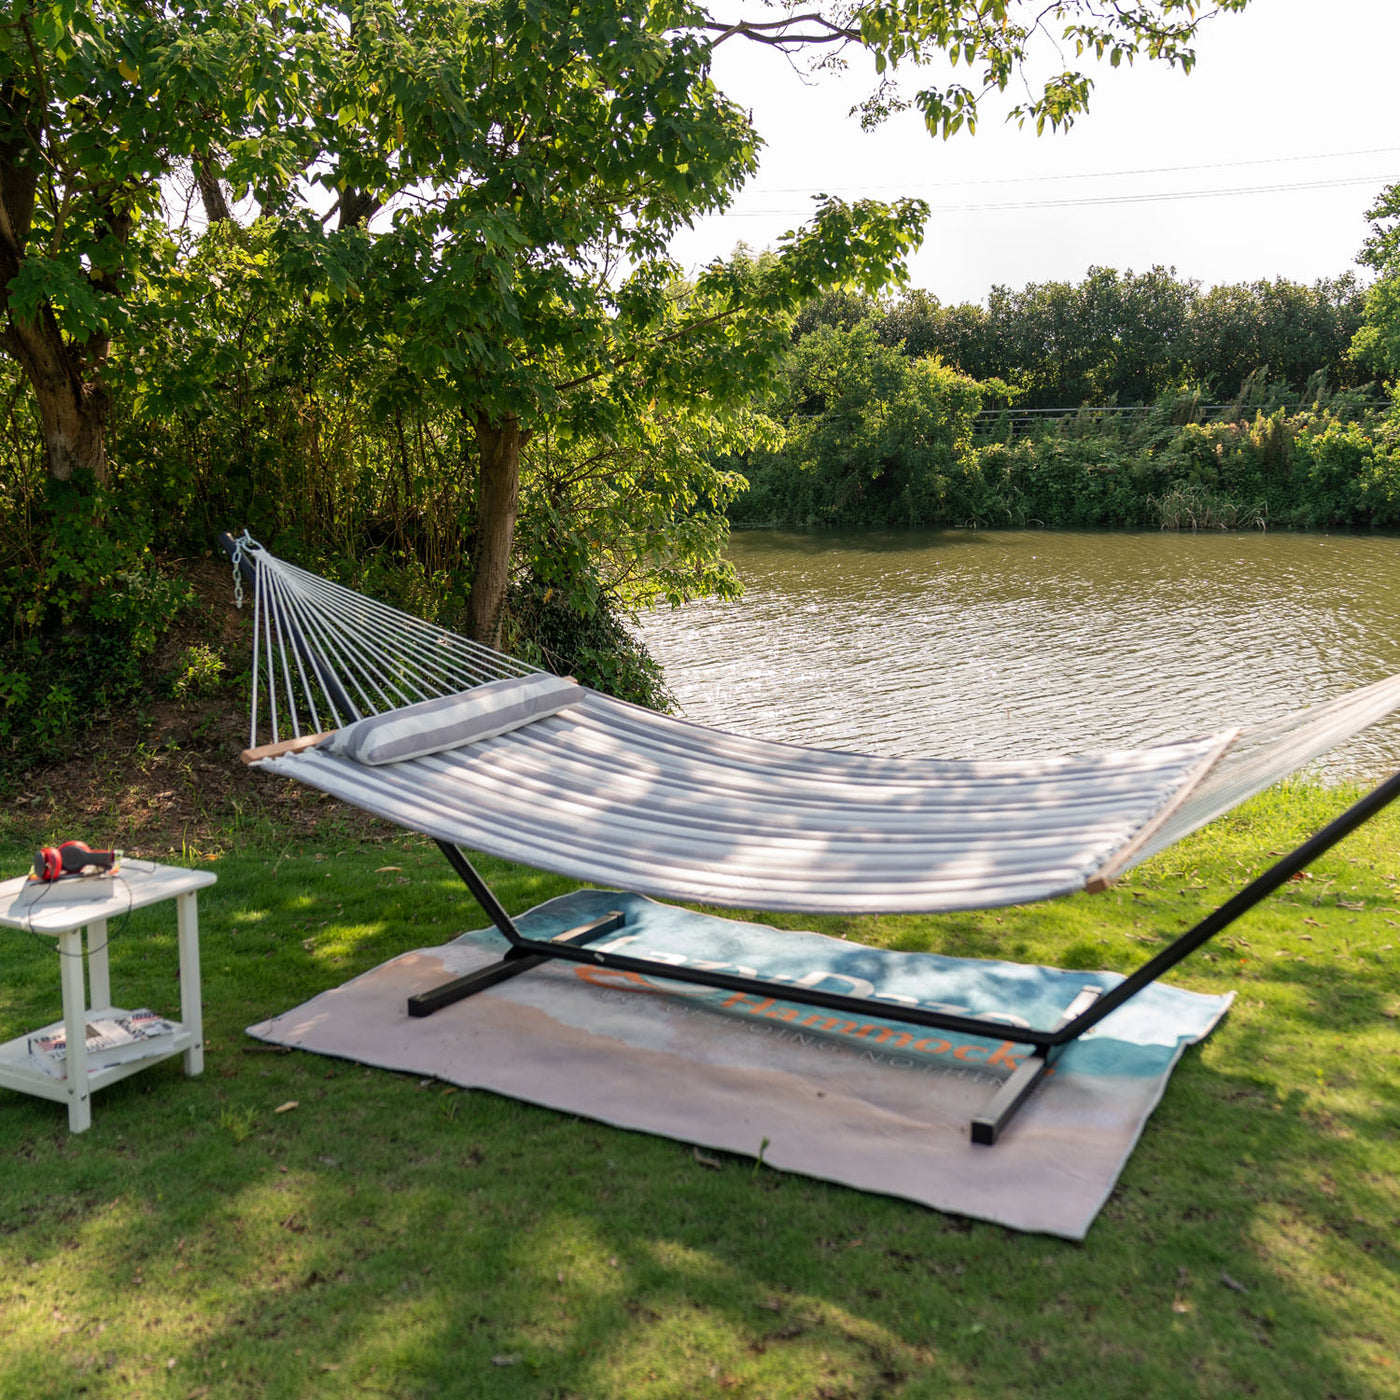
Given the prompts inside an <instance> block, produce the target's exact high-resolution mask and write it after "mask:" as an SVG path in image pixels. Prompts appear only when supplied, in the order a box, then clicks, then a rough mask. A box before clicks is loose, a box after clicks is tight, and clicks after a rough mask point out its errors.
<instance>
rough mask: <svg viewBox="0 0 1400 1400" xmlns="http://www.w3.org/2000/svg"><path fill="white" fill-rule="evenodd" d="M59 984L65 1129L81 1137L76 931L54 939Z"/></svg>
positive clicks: (82, 1042) (83, 1107) (82, 1065)
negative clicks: (63, 1039) (63, 1041)
mask: <svg viewBox="0 0 1400 1400" xmlns="http://www.w3.org/2000/svg"><path fill="white" fill-rule="evenodd" d="M58 962H59V981H60V984H61V985H62V988H63V1025H64V1029H65V1031H66V1033H67V1037H68V1045H67V1049H66V1052H65V1054H64V1058H63V1070H64V1078H65V1079H66V1080H67V1083H68V1127H69V1129H70V1130H71V1131H72V1132H75V1133H81V1132H84V1131H85V1130H86V1129H87V1128H89V1127H91V1126H92V1100H91V1099H90V1098H89V1097H88V1063H87V999H86V997H85V996H84V995H83V938H82V934H81V933H79V931H78V930H77V929H65V930H64V931H63V932H62V933H60V934H59V935H58Z"/></svg>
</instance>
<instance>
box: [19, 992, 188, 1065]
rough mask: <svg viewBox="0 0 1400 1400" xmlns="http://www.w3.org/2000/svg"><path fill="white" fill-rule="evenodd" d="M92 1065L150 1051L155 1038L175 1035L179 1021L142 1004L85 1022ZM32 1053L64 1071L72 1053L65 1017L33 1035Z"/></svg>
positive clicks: (39, 1060) (30, 1043)
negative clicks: (133, 1009) (69, 1046)
mask: <svg viewBox="0 0 1400 1400" xmlns="http://www.w3.org/2000/svg"><path fill="white" fill-rule="evenodd" d="M85 1030H86V1041H87V1055H88V1068H89V1069H105V1068H106V1067H107V1066H108V1065H115V1064H120V1063H122V1062H123V1061H124V1060H132V1059H137V1058H140V1057H141V1056H143V1055H146V1054H149V1053H150V1052H151V1051H152V1050H154V1049H156V1048H157V1047H156V1046H155V1044H154V1043H153V1042H155V1041H158V1040H159V1039H160V1038H161V1037H162V1036H169V1035H173V1034H174V1033H175V1030H176V1026H175V1023H174V1022H172V1021H167V1020H166V1019H165V1018H164V1017H163V1016H157V1015H156V1013H155V1012H154V1011H151V1010H149V1009H147V1008H146V1007H142V1008H141V1009H140V1010H139V1011H119V1012H113V1013H112V1014H111V1015H110V1016H104V1017H94V1018H93V1019H92V1020H91V1021H88V1022H86V1023H85ZM29 1053H30V1055H31V1057H33V1058H34V1059H35V1060H37V1061H38V1062H39V1063H40V1064H41V1065H42V1066H43V1067H44V1068H45V1069H47V1070H49V1072H50V1073H53V1074H57V1075H62V1074H63V1072H64V1069H63V1066H64V1061H65V1060H66V1059H67V1057H68V1031H67V1028H66V1027H65V1026H64V1024H63V1022H62V1021H59V1022H57V1023H56V1024H54V1025H52V1026H45V1027H44V1029H43V1030H40V1031H35V1032H34V1034H33V1035H31V1036H30V1037H29Z"/></svg>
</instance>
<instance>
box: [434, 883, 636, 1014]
mask: <svg viewBox="0 0 1400 1400" xmlns="http://www.w3.org/2000/svg"><path fill="white" fill-rule="evenodd" d="M626 922H627V916H626V915H625V914H622V913H619V912H618V911H617V910H616V909H614V910H612V911H610V912H609V913H607V914H604V915H603V917H602V918H600V919H594V920H592V922H590V923H586V924H580V925H579V926H578V927H577V928H571V929H568V930H566V931H565V932H564V933H561V934H559V935H558V936H557V937H555V938H552V939H550V942H551V943H565V944H579V943H587V942H589V941H590V940H592V939H594V938H601V937H602V936H603V935H604V934H605V933H612V932H613V931H614V930H616V929H620V928H621V927H622V926H623V924H625V923H626ZM549 961H550V958H549V955H548V954H546V953H521V952H520V951H519V950H518V949H516V948H511V949H510V950H509V951H508V952H507V953H506V954H505V956H504V957H503V958H502V959H501V960H500V962H495V963H492V964H491V965H490V966H489V967H483V968H479V969H478V970H477V971H476V972H469V973H467V975H466V976H465V977H455V978H453V980H452V981H451V982H443V983H442V984H441V985H440V986H437V987H430V988H429V989H428V990H427V991H426V992H418V993H416V994H415V995H414V996H411V997H409V999H408V1014H409V1015H410V1016H431V1015H432V1014H433V1012H434V1011H441V1010H442V1008H443V1007H444V1006H451V1005H452V1003H453V1002H454V1001H463V1000H465V999H466V998H467V997H469V996H475V995H476V993H477V992H484V991H485V990H486V989H487V987H494V986H495V985H496V984H497V983H498V982H505V981H508V980H509V979H510V978H512V977H518V976H520V974H521V973H522V972H528V971H529V970H530V969H531V968H532V967H538V966H539V965H540V964H541V963H545V962H549Z"/></svg>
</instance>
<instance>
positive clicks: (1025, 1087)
mask: <svg viewBox="0 0 1400 1400" xmlns="http://www.w3.org/2000/svg"><path fill="white" fill-rule="evenodd" d="M1049 1069H1050V1062H1049V1060H1047V1059H1046V1057H1045V1054H1044V1052H1043V1051H1037V1052H1036V1053H1034V1054H1030V1055H1027V1056H1026V1058H1025V1059H1024V1060H1022V1061H1021V1067H1020V1069H1018V1070H1017V1071H1016V1072H1015V1073H1014V1074H1013V1075H1012V1076H1011V1078H1010V1079H1008V1080H1007V1081H1006V1083H1004V1084H1003V1085H1002V1086H1001V1088H1000V1089H998V1090H997V1091H996V1093H995V1094H993V1095H992V1097H991V1100H990V1101H989V1102H988V1104H987V1106H986V1108H984V1109H983V1110H982V1112H981V1113H979V1114H978V1115H977V1117H976V1118H974V1119H973V1120H972V1140H973V1142H975V1143H977V1145H978V1146H979V1147H991V1146H992V1145H993V1144H994V1143H995V1142H996V1140H997V1139H998V1138H999V1137H1000V1136H1001V1130H1002V1129H1003V1128H1004V1127H1005V1126H1006V1125H1007V1123H1009V1122H1010V1121H1011V1118H1012V1115H1013V1114H1014V1113H1015V1112H1016V1110H1017V1109H1018V1108H1020V1106H1021V1105H1022V1104H1023V1103H1024V1102H1025V1101H1026V1099H1027V1098H1029V1097H1030V1094H1031V1091H1032V1090H1033V1089H1034V1088H1035V1086H1036V1085H1037V1084H1039V1083H1040V1081H1041V1080H1042V1079H1044V1078H1045V1076H1046V1074H1047V1073H1048V1072H1049Z"/></svg>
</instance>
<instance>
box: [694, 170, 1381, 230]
mask: <svg viewBox="0 0 1400 1400" xmlns="http://www.w3.org/2000/svg"><path fill="white" fill-rule="evenodd" d="M1391 178H1392V177H1391V176H1387V175H1351V176H1347V177H1346V178H1344V179H1340V180H1299V181H1296V182H1293V183H1290V184H1280V185H1236V186H1233V187H1231V188H1229V189H1209V190H1159V191H1155V192H1150V193H1144V194H1105V195H1086V196H1084V197H1082V198H1077V199H1076V198H1071V199H1025V200H1005V201H1002V202H1000V203H994V204H935V205H933V206H932V211H933V213H934V214H991V213H997V212H1003V211H1005V212H1010V211H1012V210H1016V209H1083V208H1091V207H1103V206H1106V205H1114V204H1151V203H1160V202H1162V201H1164V200H1178V199H1237V198H1239V197H1240V196H1243V195H1259V194H1291V193H1293V192H1295V191H1298V190H1328V189H1339V188H1342V187H1343V186H1348V185H1372V186H1380V185H1383V184H1385V183H1386V182H1387V181H1388V180H1389V179H1391ZM810 212H811V211H810V207H809V206H802V205H795V206H789V207H787V208H783V209H735V210H727V211H726V212H725V213H723V214H720V215H718V216H717V217H719V218H722V219H759V218H775V217H781V218H786V217H788V216H790V215H794V214H806V213H810Z"/></svg>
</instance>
